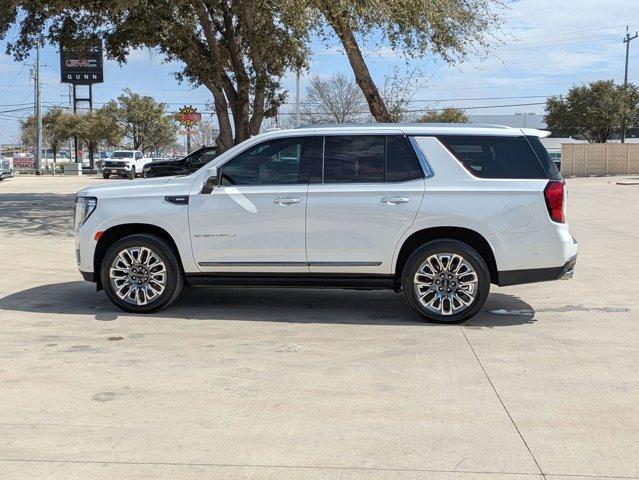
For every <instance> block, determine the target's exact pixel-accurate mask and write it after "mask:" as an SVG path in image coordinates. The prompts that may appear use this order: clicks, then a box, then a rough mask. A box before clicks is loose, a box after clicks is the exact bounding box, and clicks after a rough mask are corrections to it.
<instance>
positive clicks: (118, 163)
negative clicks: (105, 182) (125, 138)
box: [102, 150, 153, 180]
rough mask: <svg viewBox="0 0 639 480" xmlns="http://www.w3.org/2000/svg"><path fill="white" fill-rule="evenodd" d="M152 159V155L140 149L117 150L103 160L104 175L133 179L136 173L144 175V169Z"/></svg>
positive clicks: (105, 176)
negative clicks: (146, 154)
mask: <svg viewBox="0 0 639 480" xmlns="http://www.w3.org/2000/svg"><path fill="white" fill-rule="evenodd" d="M152 161H153V159H152V158H151V157H145V156H144V154H143V153H142V152H141V151H139V150H117V151H115V152H113V155H111V157H110V158H109V159H108V160H105V161H104V162H103V164H102V176H103V177H104V178H109V177H110V176H111V175H118V176H120V177H128V178H130V179H131V180H133V179H134V178H135V176H136V175H139V176H142V169H143V168H144V166H145V165H146V164H147V163H151V162H152Z"/></svg>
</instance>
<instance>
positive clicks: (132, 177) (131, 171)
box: [128, 166, 135, 180]
mask: <svg viewBox="0 0 639 480" xmlns="http://www.w3.org/2000/svg"><path fill="white" fill-rule="evenodd" d="M128 176H129V180H133V179H134V178H135V166H133V167H131V170H129V174H128Z"/></svg>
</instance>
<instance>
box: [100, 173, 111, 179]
mask: <svg viewBox="0 0 639 480" xmlns="http://www.w3.org/2000/svg"><path fill="white" fill-rule="evenodd" d="M109 177H110V174H108V173H103V174H102V178H104V179H108V178H109Z"/></svg>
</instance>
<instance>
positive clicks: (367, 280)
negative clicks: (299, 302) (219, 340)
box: [186, 272, 401, 290]
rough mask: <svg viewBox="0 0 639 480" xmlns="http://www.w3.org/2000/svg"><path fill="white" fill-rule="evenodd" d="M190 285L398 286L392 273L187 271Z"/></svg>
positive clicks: (379, 288)
mask: <svg viewBox="0 0 639 480" xmlns="http://www.w3.org/2000/svg"><path fill="white" fill-rule="evenodd" d="M186 281H187V283H188V284H189V285H191V286H194V287H197V286H206V285H215V286H224V287H237V286H242V287H283V288H306V287H312V288H342V289H356V290H385V289H394V290H398V289H399V288H400V287H401V286H400V284H399V282H398V281H396V279H395V276H394V275H368V276H358V275H348V274H344V275H322V274H313V275H311V274H306V275H304V274H300V275H291V274H279V273H273V274H244V273H230V272H229V273H216V274H210V273H187V274H186Z"/></svg>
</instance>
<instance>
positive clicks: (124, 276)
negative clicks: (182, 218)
mask: <svg viewBox="0 0 639 480" xmlns="http://www.w3.org/2000/svg"><path fill="white" fill-rule="evenodd" d="M100 279H101V281H102V285H103V287H104V291H105V292H106V294H107V296H108V297H109V300H111V301H112V302H113V303H114V304H115V305H116V306H117V307H119V308H121V309H122V310H125V311H127V312H135V313H146V312H156V311H158V310H161V309H163V308H166V307H168V306H169V305H170V304H171V303H173V302H174V301H175V299H176V298H177V297H178V295H179V294H180V292H181V290H182V287H183V286H184V274H183V273H182V268H181V267H180V262H179V259H178V257H177V254H176V252H175V251H174V250H173V248H172V247H171V246H170V245H169V244H168V243H167V242H166V241H165V240H164V239H163V238H161V237H158V236H156V235H147V234H139V235H130V236H128V237H124V238H123V239H121V240H119V241H117V242H116V243H114V244H113V245H112V246H111V248H109V250H108V251H107V253H106V255H105V256H104V259H103V260H102V265H101V268H100Z"/></svg>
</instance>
